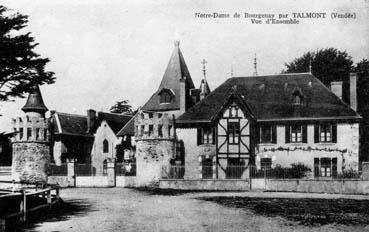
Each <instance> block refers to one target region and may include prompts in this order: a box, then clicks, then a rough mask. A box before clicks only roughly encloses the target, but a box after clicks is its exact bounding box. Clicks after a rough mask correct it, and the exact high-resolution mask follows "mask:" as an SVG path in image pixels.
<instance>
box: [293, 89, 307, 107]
mask: <svg viewBox="0 0 369 232" xmlns="http://www.w3.org/2000/svg"><path fill="white" fill-rule="evenodd" d="M292 97H293V98H292V99H293V100H292V104H294V105H301V104H302V100H303V98H304V96H303V94H302V92H301V89H299V88H298V89H296V90H295V91H293V93H292Z"/></svg>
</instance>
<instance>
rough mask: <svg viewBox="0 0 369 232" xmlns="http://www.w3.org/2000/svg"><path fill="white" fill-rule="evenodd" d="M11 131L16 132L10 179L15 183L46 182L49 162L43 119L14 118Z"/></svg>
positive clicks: (47, 135)
mask: <svg viewBox="0 0 369 232" xmlns="http://www.w3.org/2000/svg"><path fill="white" fill-rule="evenodd" d="M12 126H13V130H14V131H18V134H17V136H16V137H15V138H14V139H13V164H12V178H13V179H14V180H16V181H26V182H47V168H48V164H49V162H50V147H49V140H48V137H49V134H48V133H49V132H48V130H47V128H48V123H47V120H46V119H44V118H39V117H32V118H30V117H28V116H27V117H25V118H20V117H18V118H16V119H13V122H12Z"/></svg>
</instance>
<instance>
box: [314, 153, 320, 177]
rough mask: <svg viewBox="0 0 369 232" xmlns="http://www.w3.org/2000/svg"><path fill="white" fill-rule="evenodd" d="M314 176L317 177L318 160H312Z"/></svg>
mask: <svg viewBox="0 0 369 232" xmlns="http://www.w3.org/2000/svg"><path fill="white" fill-rule="evenodd" d="M314 176H315V177H319V158H314Z"/></svg>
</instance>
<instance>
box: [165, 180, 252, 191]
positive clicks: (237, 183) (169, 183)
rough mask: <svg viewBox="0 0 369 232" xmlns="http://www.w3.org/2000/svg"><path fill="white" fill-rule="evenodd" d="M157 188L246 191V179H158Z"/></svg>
mask: <svg viewBox="0 0 369 232" xmlns="http://www.w3.org/2000/svg"><path fill="white" fill-rule="evenodd" d="M159 188H162V189H180V190H222V191H248V190H250V182H249V181H248V180H238V179H237V180H236V179H234V180H231V179H230V180H219V179H218V180H202V179H198V180H178V179H177V180H160V181H159Z"/></svg>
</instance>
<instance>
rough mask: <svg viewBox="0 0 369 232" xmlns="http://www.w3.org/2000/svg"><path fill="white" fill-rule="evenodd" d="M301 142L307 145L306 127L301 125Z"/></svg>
mask: <svg viewBox="0 0 369 232" xmlns="http://www.w3.org/2000/svg"><path fill="white" fill-rule="evenodd" d="M302 142H303V143H307V125H302Z"/></svg>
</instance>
